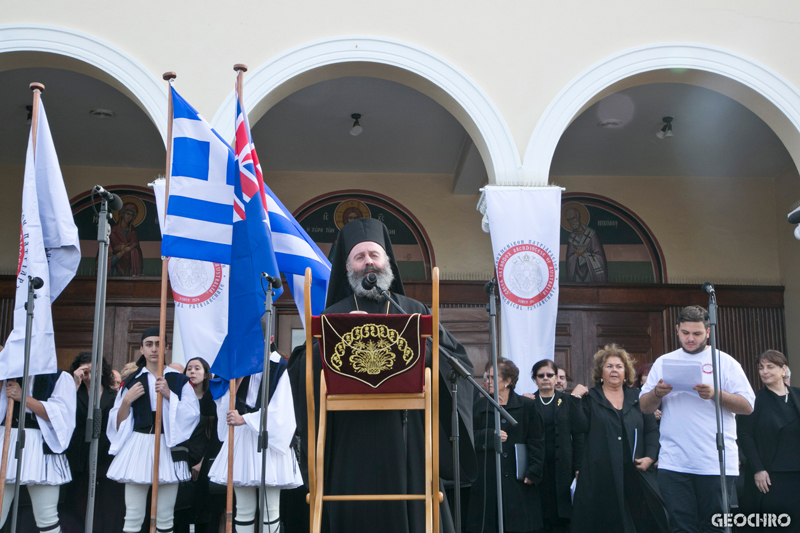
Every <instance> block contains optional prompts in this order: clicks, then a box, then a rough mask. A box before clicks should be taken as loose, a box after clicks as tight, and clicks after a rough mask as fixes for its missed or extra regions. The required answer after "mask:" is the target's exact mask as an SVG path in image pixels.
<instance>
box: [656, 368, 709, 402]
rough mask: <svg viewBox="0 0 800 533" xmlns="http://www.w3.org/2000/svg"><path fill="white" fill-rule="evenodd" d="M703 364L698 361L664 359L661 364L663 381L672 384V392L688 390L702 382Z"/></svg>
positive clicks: (694, 392) (689, 391) (695, 392)
mask: <svg viewBox="0 0 800 533" xmlns="http://www.w3.org/2000/svg"><path fill="white" fill-rule="evenodd" d="M702 369H703V365H702V363H701V362H700V361H664V363H663V364H662V366H661V373H662V375H663V378H662V379H663V380H664V383H668V384H670V385H672V392H688V393H690V394H697V391H695V390H692V389H693V388H694V386H695V385H697V384H699V383H702V382H703V370H702Z"/></svg>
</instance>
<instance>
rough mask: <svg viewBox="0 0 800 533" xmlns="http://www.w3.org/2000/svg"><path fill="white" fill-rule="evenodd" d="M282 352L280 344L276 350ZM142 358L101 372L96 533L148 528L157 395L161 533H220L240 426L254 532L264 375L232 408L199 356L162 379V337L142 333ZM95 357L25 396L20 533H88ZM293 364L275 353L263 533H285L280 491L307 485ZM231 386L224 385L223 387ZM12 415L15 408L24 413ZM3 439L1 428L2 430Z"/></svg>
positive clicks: (6, 387)
mask: <svg viewBox="0 0 800 533" xmlns="http://www.w3.org/2000/svg"><path fill="white" fill-rule="evenodd" d="M273 348H274V345H273ZM140 352H141V357H140V358H139V360H138V361H137V362H135V363H129V364H128V365H126V366H125V367H124V368H123V369H122V370H121V371H120V372H116V371H114V370H112V369H111V367H110V366H109V364H108V362H107V361H106V360H105V359H104V360H103V362H102V369H101V370H100V372H99V379H100V400H99V409H100V411H101V413H102V424H101V433H100V439H99V442H98V453H97V473H96V476H97V478H96V485H95V496H94V497H95V504H94V517H93V530H94V531H98V532H116V531H124V532H147V531H149V530H150V516H149V515H150V505H149V503H150V499H151V493H152V486H153V484H152V476H153V459H154V442H155V433H154V417H155V411H156V398H157V393H161V395H162V399H163V404H162V428H161V439H160V448H161V454H160V462H159V466H158V472H159V474H158V478H159V479H158V513H157V517H156V526H157V531H160V532H169V531H174V532H176V533H189V531H190V526H192V530H193V531H195V532H196V533H201V532H217V531H220V528H221V527H223V526H224V519H225V516H224V515H225V504H226V501H225V499H226V498H225V493H226V484H227V471H228V469H227V457H228V455H227V434H228V429H227V428H228V426H229V425H230V426H234V428H235V429H234V454H235V455H234V456H235V457H236V461H235V463H234V481H233V485H234V493H235V501H236V506H235V514H234V524H235V526H236V531H238V532H253V531H254V530H255V528H256V526H255V520H256V508H257V501H256V500H257V498H256V489H257V487H258V486H259V485H260V481H261V478H260V476H261V474H260V473H261V452H259V451H258V446H257V439H258V431H259V417H260V407H261V393H260V390H261V388H260V384H261V376H262V375H261V373H259V374H255V375H252V376H247V377H245V378H242V379H240V380H238V389H237V394H236V398H235V405H236V409H235V410H228V406H229V403H228V398H229V396H228V394H229V391H224V392H223V394H221V395H219V397H218V398H217V399H216V400H215V399H214V398H213V397H212V395H211V391H210V380H211V377H212V374H211V372H210V369H209V365H208V363H207V362H206V361H205V360H204V359H202V358H199V357H195V358H193V359H190V360H189V361H187V363H186V365H185V367H184V366H183V365H181V364H179V363H172V364H170V365H168V366H166V367H165V368H164V373H163V375H162V376H158V377H156V376H157V375H158V372H157V368H158V352H159V332H158V328H148V329H147V330H145V331H144V333H143V334H142V339H141V344H140ZM91 363H92V355H91V353H89V352H81V353H79V354H78V355H77V356H76V357H75V359H74V360H73V361H72V364H71V365H70V368H69V371H68V372H67V371H60V370H59V371H58V372H56V373H55V374H52V375H46V376H36V377H35V378H34V379H32V380H31V386H30V390H29V396H28V399H27V411H28V414H27V416H26V440H27V442H26V447H25V452H24V454H23V468H22V477H21V483H20V485H22V486H24V487H25V490H21V491H20V494H21V496H20V514H19V521H18V531H37V530H38V531H45V532H48V533H58V532H61V531H63V532H65V533H72V532H75V533H77V532H83V531H84V530H85V524H86V510H87V503H88V499H89V477H90V460H91V455H90V446H91V445H90V443H88V442H86V420H87V415H88V410H89V407H88V404H89V390H90V389H89V388H90V379H91ZM285 369H286V359H285V358H283V357H281V356H280V355H279V354H278V353H277V352H273V353H272V355H271V357H270V383H269V387H268V390H269V408H268V410H269V416H270V417H271V418H272V420H271V421H270V423H269V430H270V443H269V444H270V445H269V447H268V449H267V452H266V455H267V479H266V482H267V495H266V501H267V506H266V510H267V512H266V513H265V514H266V515H267V516H265V517H264V531H266V532H269V533H274V532H277V531H278V530H279V526H280V510H279V494H280V491H281V489H292V488H295V487H298V486H300V485H302V478H301V477H300V474H299V469H298V467H297V462H296V457H295V454H294V453H293V452H292V447H291V441H292V439H293V438H294V434H295V417H294V408H293V404H292V395H291V387H290V385H289V381H288V379H284V378H286V375H285ZM226 383H227V382H226ZM20 389H21V388H20V385H19V384H18V383H17V381H13V380H12V381H9V382H8V383H7V384H3V390H2V392H1V393H0V404H2V405H0V407H2V410H3V412H5V406H6V402H7V400H8V399H12V400H15V401H19V400H20V397H21V390H20ZM18 411H19V409H16V410H15V412H18ZM17 427H18V416H15V417H14V419H13V425H12V429H11V438H10V439H9V443H10V444H11V446H10V449H11V453H10V454H9V460H8V473H7V474H6V485H5V493H4V497H3V507H2V517H0V527H4V529H3V530H4V531H6V530H8V529H9V525H10V522H11V520H9V519H8V517H9V511H10V508H11V504H12V502H13V496H14V481H15V469H16V460H15V459H14V452H13V450H14V447H13V444H14V442H15V440H16V432H17ZM0 435H2V431H0Z"/></svg>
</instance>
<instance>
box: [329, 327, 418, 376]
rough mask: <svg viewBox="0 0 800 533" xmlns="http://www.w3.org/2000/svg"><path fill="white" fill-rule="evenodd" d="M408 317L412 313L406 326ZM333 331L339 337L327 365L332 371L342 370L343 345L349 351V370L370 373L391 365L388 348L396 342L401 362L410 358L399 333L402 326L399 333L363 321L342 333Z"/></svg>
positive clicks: (409, 352) (406, 346)
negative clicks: (401, 357) (329, 364)
mask: <svg viewBox="0 0 800 533" xmlns="http://www.w3.org/2000/svg"><path fill="white" fill-rule="evenodd" d="M412 318H414V315H412V316H411V317H409V319H408V322H406V327H408V324H409V322H411V319H412ZM331 329H332V328H331ZM334 332H335V333H336V335H338V336H339V339H340V341H339V342H338V343H337V344H336V347H335V349H334V353H333V355H332V356H331V366H333V367H334V368H335V369H336V370H341V369H342V357H343V356H344V355H345V348H350V350H351V351H352V354H351V355H350V364H351V365H353V370H355V371H356V372H366V373H367V374H372V375H375V374H380V373H381V372H382V371H385V370H391V369H392V368H394V361H395V355H394V353H392V347H393V346H395V345H397V350H398V351H400V352H401V353H402V356H403V361H404V362H405V363H406V364H408V363H409V362H411V359H412V358H413V357H414V351H413V350H412V349H411V348H410V347H409V346H408V343H407V342H406V340H405V339H404V338H403V336H402V335H403V333H404V332H405V328H403V331H402V332H398V331H397V330H396V329H392V328H390V327H388V326H385V325H383V324H364V325H363V326H357V327H355V328H353V329H351V330H350V331H348V332H347V333H345V334H344V335H340V334H339V333H338V332H337V331H336V330H334Z"/></svg>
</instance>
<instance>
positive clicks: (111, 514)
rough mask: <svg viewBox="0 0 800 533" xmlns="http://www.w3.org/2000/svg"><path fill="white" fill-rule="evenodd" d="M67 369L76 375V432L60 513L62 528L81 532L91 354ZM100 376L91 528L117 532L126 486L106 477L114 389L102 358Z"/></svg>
mask: <svg viewBox="0 0 800 533" xmlns="http://www.w3.org/2000/svg"><path fill="white" fill-rule="evenodd" d="M69 371H70V373H71V374H72V376H73V378H75V387H76V389H77V395H78V398H77V407H76V411H75V431H74V432H73V433H72V439H71V440H70V443H69V447H68V448H67V452H66V455H67V460H68V461H69V468H70V470H71V471H72V481H71V482H70V483H69V484H68V485H67V486H66V487H65V490H64V491H62V492H63V494H64V498H63V500H62V502H61V504H60V510H59V513H60V514H63V516H64V519H63V520H62V522H64V524H63V526H64V530H65V531H69V530H71V529H72V528H75V529H76V530H80V531H83V529H84V524H85V520H86V504H87V501H88V497H89V450H90V447H91V443H89V442H86V418H87V417H88V413H89V386H90V381H91V374H92V354H91V353H90V352H81V353H79V354H78V355H77V356H76V357H75V359H74V360H73V361H72V364H71V365H70V367H69ZM99 378H100V406H99V407H100V410H101V412H102V414H103V423H102V425H101V427H100V440H99V442H98V444H99V445H98V450H97V485H96V490H95V501H94V521H93V523H92V524H93V525H92V531H120V530H122V524H123V521H124V519H125V510H124V509H123V508H122V506H120V505H118V502H119V501H121V500H123V499H124V498H125V486H124V485H122V484H120V483H117V482H116V481H112V480H110V479H108V478H107V477H106V472H108V466H109V465H110V464H111V460H112V459H113V457H112V456H110V455H109V454H108V448H109V446H110V443H109V442H108V436H107V435H106V425H107V424H108V413H109V411H111V407H112V406H113V405H114V398H115V397H116V394H117V391H116V390H114V388H113V386H114V379H113V377H112V375H111V366H110V365H109V364H108V362H107V361H106V360H105V358H103V365H102V369H101V371H100V374H99Z"/></svg>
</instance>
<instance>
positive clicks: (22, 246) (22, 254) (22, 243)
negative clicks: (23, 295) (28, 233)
mask: <svg viewBox="0 0 800 533" xmlns="http://www.w3.org/2000/svg"><path fill="white" fill-rule="evenodd" d="M24 261H25V223H24V222H21V223H20V225H19V260H18V261H17V277H19V273H20V272H22V263H23V262H24ZM18 285H19V284H18Z"/></svg>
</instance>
